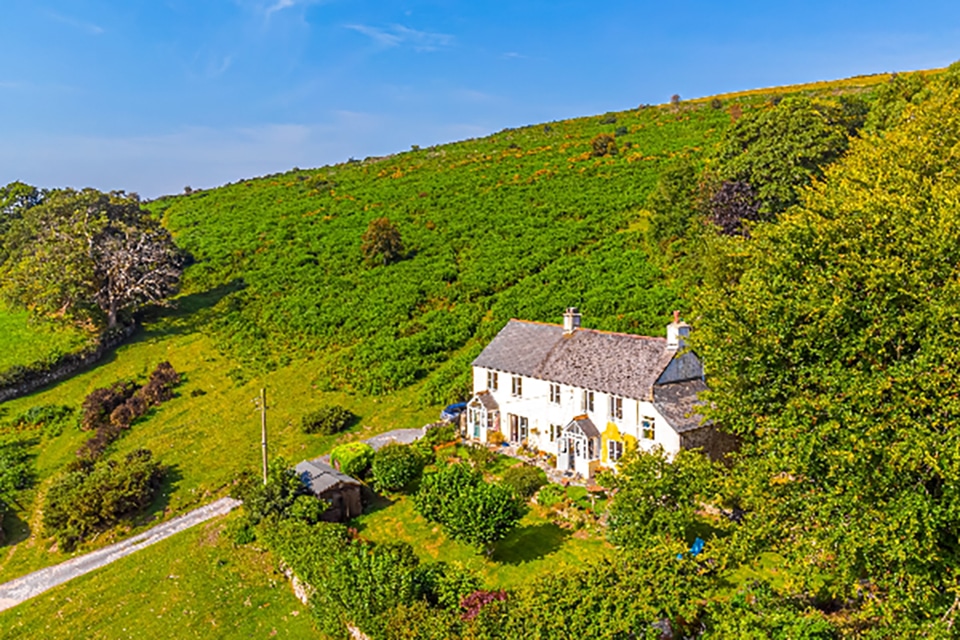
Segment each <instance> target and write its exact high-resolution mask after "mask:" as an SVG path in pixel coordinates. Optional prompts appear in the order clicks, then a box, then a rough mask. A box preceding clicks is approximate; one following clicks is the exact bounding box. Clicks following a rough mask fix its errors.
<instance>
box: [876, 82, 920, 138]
mask: <svg viewBox="0 0 960 640" xmlns="http://www.w3.org/2000/svg"><path fill="white" fill-rule="evenodd" d="M929 96H930V90H929V89H928V88H927V79H926V78H925V77H924V76H923V74H922V73H895V74H894V75H893V77H891V78H890V80H888V81H887V82H886V83H884V84H882V85H880V86H879V87H878V88H877V91H876V96H875V98H874V101H873V105H872V106H871V108H870V113H869V115H868V116H867V121H866V124H865V125H864V130H865V131H867V132H869V133H882V132H884V131H886V130H888V129H891V128H893V127H894V126H895V125H896V124H897V123H898V122H899V121H900V117H901V116H902V115H903V112H904V110H905V109H906V108H907V105H910V104H919V103H920V102H923V101H924V100H925V99H926V98H928V97H929Z"/></svg>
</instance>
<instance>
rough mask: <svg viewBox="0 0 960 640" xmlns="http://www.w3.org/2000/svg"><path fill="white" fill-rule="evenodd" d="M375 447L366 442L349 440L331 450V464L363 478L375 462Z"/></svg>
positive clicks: (355, 476) (350, 474)
mask: <svg viewBox="0 0 960 640" xmlns="http://www.w3.org/2000/svg"><path fill="white" fill-rule="evenodd" d="M373 453H374V452H373V447H371V446H370V445H368V444H367V443H366V442H348V443H346V444H342V445H340V446H339V447H336V448H335V449H334V450H333V451H331V452H330V464H332V465H333V466H334V467H335V468H337V469H340V471H342V472H343V473H345V474H347V475H348V476H353V477H354V478H362V477H363V474H365V473H366V472H367V469H369V468H370V465H371V464H372V463H373Z"/></svg>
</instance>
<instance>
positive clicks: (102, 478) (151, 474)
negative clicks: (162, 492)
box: [43, 449, 165, 551]
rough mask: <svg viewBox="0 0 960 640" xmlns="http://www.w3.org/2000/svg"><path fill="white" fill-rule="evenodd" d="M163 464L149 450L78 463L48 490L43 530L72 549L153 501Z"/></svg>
mask: <svg viewBox="0 0 960 640" xmlns="http://www.w3.org/2000/svg"><path fill="white" fill-rule="evenodd" d="M164 473H165V469H164V468H163V467H162V466H160V464H159V463H157V461H156V460H154V459H153V455H152V454H151V452H150V451H148V450H146V449H138V450H136V451H133V452H132V453H130V454H128V455H127V456H126V457H125V458H124V459H123V462H122V463H118V462H117V461H116V460H110V461H108V462H103V463H99V464H95V465H94V464H87V465H80V466H78V468H77V469H76V470H74V471H69V472H67V473H66V474H64V475H62V476H60V478H58V479H57V480H56V481H55V482H54V483H53V485H52V486H51V487H50V490H49V491H48V492H47V495H46V501H45V503H44V507H43V526H44V529H45V530H46V531H47V532H48V533H49V534H52V535H54V536H55V537H56V538H57V542H58V543H59V544H60V547H61V548H62V549H63V550H65V551H69V550H72V549H73V548H74V547H75V546H76V545H77V543H79V542H81V541H82V540H84V539H85V538H87V537H88V536H89V535H90V534H92V533H94V532H96V531H99V530H101V529H104V528H107V527H109V526H112V525H114V524H116V523H117V522H118V521H119V520H120V519H121V518H123V517H125V516H129V515H132V514H134V513H136V512H138V511H140V510H142V509H143V508H144V507H146V506H147V505H148V504H150V502H151V501H152V500H153V498H154V496H155V495H156V492H157V489H158V488H159V487H160V483H161V481H162V479H163V476H164Z"/></svg>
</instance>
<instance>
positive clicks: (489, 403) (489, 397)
mask: <svg viewBox="0 0 960 640" xmlns="http://www.w3.org/2000/svg"><path fill="white" fill-rule="evenodd" d="M473 397H474V398H475V399H476V400H477V401H478V402H479V403H480V404H482V405H483V408H484V409H486V410H487V411H499V410H500V405H499V404H497V399H496V398H494V397H493V394H492V393H490V392H489V391H486V390H484V391H478V392H477V393H476V394H475V395H474V396H473Z"/></svg>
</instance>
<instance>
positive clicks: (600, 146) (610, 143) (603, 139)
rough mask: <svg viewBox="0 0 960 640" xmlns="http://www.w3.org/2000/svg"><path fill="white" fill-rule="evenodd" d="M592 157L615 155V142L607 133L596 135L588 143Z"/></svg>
mask: <svg viewBox="0 0 960 640" xmlns="http://www.w3.org/2000/svg"><path fill="white" fill-rule="evenodd" d="M590 146H591V147H592V148H593V155H594V157H597V158H600V157H603V156H613V155H616V154H617V141H616V139H615V138H614V137H613V136H612V135H610V134H609V133H598V134H597V135H595V136H594V137H593V140H591V141H590Z"/></svg>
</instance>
